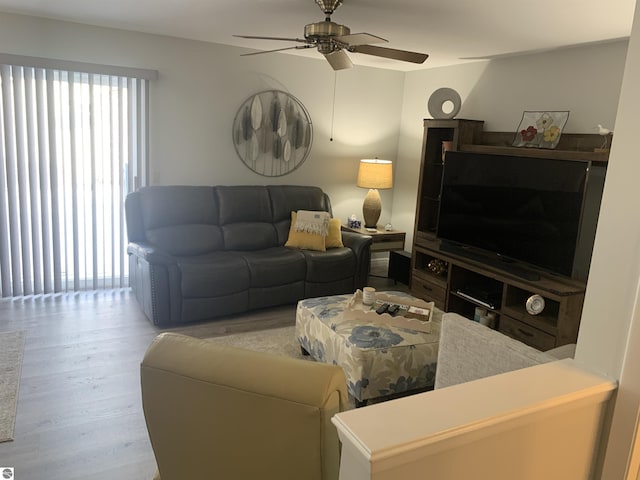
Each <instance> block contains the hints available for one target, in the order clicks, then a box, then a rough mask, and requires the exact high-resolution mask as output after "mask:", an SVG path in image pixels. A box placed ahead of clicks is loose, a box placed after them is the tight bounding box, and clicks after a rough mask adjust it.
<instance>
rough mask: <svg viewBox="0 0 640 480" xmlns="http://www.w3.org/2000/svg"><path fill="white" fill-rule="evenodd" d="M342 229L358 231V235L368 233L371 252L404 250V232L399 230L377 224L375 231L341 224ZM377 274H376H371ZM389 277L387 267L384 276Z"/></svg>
mask: <svg viewBox="0 0 640 480" xmlns="http://www.w3.org/2000/svg"><path fill="white" fill-rule="evenodd" d="M342 231H344V232H353V233H359V234H360V235H369V236H371V237H372V238H373V242H372V243H371V252H391V251H394V250H404V240H405V236H406V233H405V232H401V231H400V230H388V231H387V230H385V229H384V227H380V226H378V227H377V228H376V230H375V232H370V231H369V230H367V229H366V228H364V227H361V228H351V227H349V226H348V225H342ZM372 276H374V277H375V276H378V275H372ZM382 278H389V269H388V267H387V274H386V276H385V277H382Z"/></svg>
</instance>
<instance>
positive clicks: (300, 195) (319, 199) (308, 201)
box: [267, 185, 331, 245]
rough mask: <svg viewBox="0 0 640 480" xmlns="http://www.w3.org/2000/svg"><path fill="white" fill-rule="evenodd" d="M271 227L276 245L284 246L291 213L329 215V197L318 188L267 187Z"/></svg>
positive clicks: (297, 186) (294, 186) (298, 186)
mask: <svg viewBox="0 0 640 480" xmlns="http://www.w3.org/2000/svg"><path fill="white" fill-rule="evenodd" d="M267 189H268V190H269V197H270V198H271V210H272V211H273V225H274V226H275V229H276V232H277V235H278V244H279V245H284V244H285V242H286V241H287V238H288V237H289V227H290V226H291V212H297V211H298V210H321V211H324V212H329V213H331V202H330V201H329V196H328V195H327V194H326V193H324V192H323V191H322V189H321V188H319V187H308V186H300V185H269V186H267Z"/></svg>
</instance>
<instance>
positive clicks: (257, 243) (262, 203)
mask: <svg viewBox="0 0 640 480" xmlns="http://www.w3.org/2000/svg"><path fill="white" fill-rule="evenodd" d="M216 197H217V199H218V206H219V208H220V228H221V230H222V234H223V237H224V246H225V249H227V250H261V249H264V248H272V247H275V246H277V245H278V236H277V234H276V230H275V227H274V226H273V221H272V214H271V201H270V200H269V191H268V190H267V188H266V187H264V186H257V185H238V186H218V187H216Z"/></svg>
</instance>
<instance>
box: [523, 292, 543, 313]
mask: <svg viewBox="0 0 640 480" xmlns="http://www.w3.org/2000/svg"><path fill="white" fill-rule="evenodd" d="M525 308H526V309H527V312H528V313H529V314H531V315H538V314H539V313H542V311H543V310H544V298H542V297H541V296H540V295H531V296H530V297H529V298H527V303H526V305H525Z"/></svg>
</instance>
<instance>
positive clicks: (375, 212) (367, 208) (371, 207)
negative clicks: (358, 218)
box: [362, 188, 382, 228]
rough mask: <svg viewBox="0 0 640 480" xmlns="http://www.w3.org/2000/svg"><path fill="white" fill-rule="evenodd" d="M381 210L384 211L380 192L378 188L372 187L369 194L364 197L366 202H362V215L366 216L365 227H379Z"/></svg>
mask: <svg viewBox="0 0 640 480" xmlns="http://www.w3.org/2000/svg"><path fill="white" fill-rule="evenodd" d="M380 212H382V200H380V193H378V190H377V189H375V188H371V189H369V193H367V196H366V197H364V203H363V204H362V216H363V217H364V226H365V228H377V226H378V219H379V218H380Z"/></svg>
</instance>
